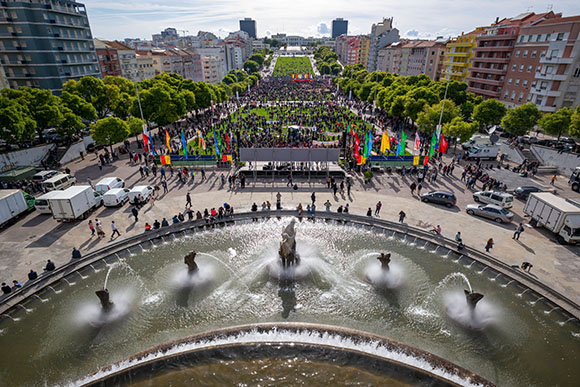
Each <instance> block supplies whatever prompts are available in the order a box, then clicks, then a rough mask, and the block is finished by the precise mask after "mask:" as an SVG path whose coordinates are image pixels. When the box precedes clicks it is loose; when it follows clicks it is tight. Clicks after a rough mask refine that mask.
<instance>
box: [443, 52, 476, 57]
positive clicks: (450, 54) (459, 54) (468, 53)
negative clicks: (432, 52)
mask: <svg viewBox="0 0 580 387" xmlns="http://www.w3.org/2000/svg"><path fill="white" fill-rule="evenodd" d="M470 54H471V53H470V52H446V53H445V54H444V55H445V56H461V57H465V56H469V55H470Z"/></svg>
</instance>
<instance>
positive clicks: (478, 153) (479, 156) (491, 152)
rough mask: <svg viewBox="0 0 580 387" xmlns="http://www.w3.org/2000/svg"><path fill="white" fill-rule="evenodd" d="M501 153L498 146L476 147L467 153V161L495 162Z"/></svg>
mask: <svg viewBox="0 0 580 387" xmlns="http://www.w3.org/2000/svg"><path fill="white" fill-rule="evenodd" d="M498 153H499V147H498V146H497V145H482V146H474V147H473V148H471V149H469V151H467V160H470V159H476V160H495V159H496V158H497V155H498Z"/></svg>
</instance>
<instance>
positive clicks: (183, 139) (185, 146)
mask: <svg viewBox="0 0 580 387" xmlns="http://www.w3.org/2000/svg"><path fill="white" fill-rule="evenodd" d="M181 145H182V146H183V154H184V155H185V157H187V141H185V133H183V130H182V131H181Z"/></svg>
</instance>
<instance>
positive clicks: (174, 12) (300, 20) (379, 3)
mask: <svg viewBox="0 0 580 387" xmlns="http://www.w3.org/2000/svg"><path fill="white" fill-rule="evenodd" d="M77 1H79V2H81V3H84V4H85V5H86V9H87V13H88V15H89V21H90V24H91V30H92V32H93V36H94V37H96V38H102V39H110V40H114V39H117V40H121V39H124V38H142V39H151V35H152V34H155V33H159V32H160V31H161V30H163V29H165V28H167V27H174V28H176V29H177V30H179V31H178V32H179V34H180V35H183V34H186V35H196V34H197V32H198V31H199V30H202V31H210V32H213V33H214V34H216V35H218V36H219V37H222V38H223V37H225V36H226V35H227V34H228V33H229V32H233V31H237V30H239V20H240V19H243V18H245V17H250V18H252V19H254V20H256V23H257V32H258V37H265V36H270V35H273V34H276V33H286V34H288V35H301V36H305V37H308V36H314V37H321V36H329V35H330V29H331V25H332V20H333V19H335V18H338V17H342V18H344V19H346V20H348V22H349V23H348V32H349V34H351V35H357V34H368V33H370V31H371V25H372V24H373V23H377V22H380V21H382V19H383V17H393V18H394V22H393V25H394V27H395V28H397V29H399V31H400V35H401V37H410V38H435V37H437V36H444V37H451V36H457V35H460V34H461V32H469V31H471V30H472V29H474V28H475V27H477V26H485V25H489V24H490V23H492V22H494V21H495V19H496V17H500V19H501V18H503V17H510V16H516V15H518V14H520V13H522V12H526V11H531V12H536V13H541V12H546V10H547V9H548V8H551V7H553V11H554V12H561V13H563V16H574V15H578V14H580V2H578V1H577V0H559V1H558V2H554V4H550V3H547V2H542V1H536V0H528V1H523V0H507V1H506V0H478V1H474V0H421V1H419V0H408V1H405V2H401V1H395V0H332V1H329V0H291V1H289V0H285V1H279V0H214V1H210V2H207V1H194V0H163V1H162V0H157V1H155V0H122V1H118V0H117V1H114V0H77ZM548 1H549V0H548ZM402 4H404V6H402ZM556 7H557V8H556Z"/></svg>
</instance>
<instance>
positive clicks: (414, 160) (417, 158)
mask: <svg viewBox="0 0 580 387" xmlns="http://www.w3.org/2000/svg"><path fill="white" fill-rule="evenodd" d="M419 158H420V156H414V157H413V165H419Z"/></svg>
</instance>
